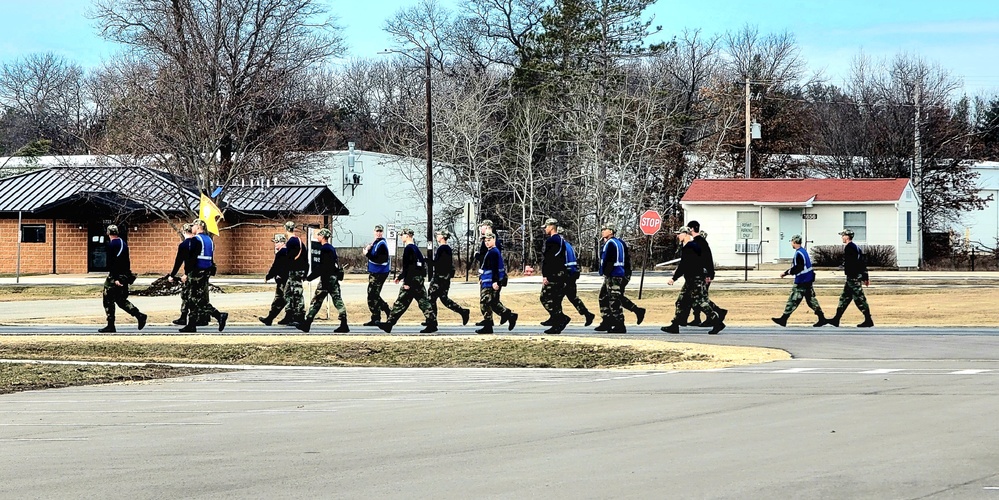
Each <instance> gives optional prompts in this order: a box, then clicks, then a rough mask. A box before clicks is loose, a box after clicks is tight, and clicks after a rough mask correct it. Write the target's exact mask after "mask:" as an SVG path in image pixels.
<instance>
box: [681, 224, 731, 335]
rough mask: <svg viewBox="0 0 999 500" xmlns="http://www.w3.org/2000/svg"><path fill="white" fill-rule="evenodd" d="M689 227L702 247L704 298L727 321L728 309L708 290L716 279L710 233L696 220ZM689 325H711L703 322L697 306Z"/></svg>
mask: <svg viewBox="0 0 999 500" xmlns="http://www.w3.org/2000/svg"><path fill="white" fill-rule="evenodd" d="M687 227H689V228H690V234H691V235H692V236H693V237H694V243H697V247H698V248H700V249H701V261H703V263H704V298H705V299H707V301H708V302H709V303H710V304H711V308H712V309H714V310H715V311H717V312H718V315H719V316H721V319H722V321H725V315H727V314H728V310H727V309H722V308H720V307H718V305H717V304H715V303H714V302H713V301H712V300H711V295H710V293H709V292H708V290H709V289H710V288H711V282H712V281H714V279H715V259H714V257H712V255H711V247H710V246H708V233H706V232H702V231H701V223H700V222H697V221H696V220H692V221H690V222H688V223H687ZM684 319H686V318H684ZM688 325H690V326H710V325H708V324H702V323H701V310H700V309H699V308H697V307H695V308H694V320H693V321H691V322H690V323H688Z"/></svg>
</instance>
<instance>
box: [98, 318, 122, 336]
mask: <svg viewBox="0 0 999 500" xmlns="http://www.w3.org/2000/svg"><path fill="white" fill-rule="evenodd" d="M117 331H118V330H115V329H114V320H111V321H108V324H107V326H105V327H104V328H101V329H100V330H97V332H98V333H115V332H117Z"/></svg>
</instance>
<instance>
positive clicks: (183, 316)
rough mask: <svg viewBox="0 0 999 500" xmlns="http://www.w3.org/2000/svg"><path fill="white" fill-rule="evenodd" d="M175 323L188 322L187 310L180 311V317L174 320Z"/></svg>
mask: <svg viewBox="0 0 999 500" xmlns="http://www.w3.org/2000/svg"><path fill="white" fill-rule="evenodd" d="M173 324H175V325H177V326H181V325H186V324H187V311H184V312H181V313H180V317H179V318H177V319H175V320H173Z"/></svg>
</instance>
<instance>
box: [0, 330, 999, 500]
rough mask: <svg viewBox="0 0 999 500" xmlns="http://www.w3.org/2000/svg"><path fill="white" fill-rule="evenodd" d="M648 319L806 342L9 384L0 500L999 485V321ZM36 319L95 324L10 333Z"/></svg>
mask: <svg viewBox="0 0 999 500" xmlns="http://www.w3.org/2000/svg"><path fill="white" fill-rule="evenodd" d="M88 329H89V328H88ZM264 330H265V329H263V328H262V327H234V328H233V329H232V332H231V333H232V334H252V333H260V332H261V331H264ZM415 330H416V328H415V327H409V328H402V329H401V332H402V333H407V332H408V333H412V331H415ZM518 330H519V328H518ZM153 331H155V327H153ZM226 331H227V333H230V329H228V328H227V329H226ZM358 331H360V329H358ZM459 331H461V332H464V331H467V330H461V329H458V328H447V329H445V331H444V333H445V334H449V333H459ZM656 331H657V330H655V329H654V328H653V327H650V328H630V329H629V334H628V336H634V337H654V338H668V339H670V340H673V339H677V340H683V341H700V342H711V343H724V344H738V345H760V346H771V347H779V348H783V349H786V350H788V351H790V352H791V353H792V354H793V355H794V356H795V359H793V360H790V361H783V362H777V363H770V364H764V365H754V366H747V367H737V368H729V369H722V370H711V371H699V372H634V371H607V370H535V369H528V370H521V369H351V368H336V369H320V368H301V369H294V368H284V369H248V370H240V371H235V372H230V373H224V374H215V375H205V376H197V377H187V378H181V379H170V380H160V381H154V382H148V383H138V384H127V385H109V386H99V387H79V388H68V389H59V390H48V391H37V392H28V393H19V394H11V395H4V396H0V415H2V419H0V446H2V449H3V453H2V454H0V478H2V480H0V497H2V498H421V497H422V498H428V497H432V498H463V499H464V498H530V497H534V498H574V499H575V498H999V468H997V465H999V428H997V423H996V418H995V417H994V415H995V414H996V413H997V411H999V396H997V395H996V390H995V387H996V386H997V382H999V354H997V353H999V331H997V330H992V329H959V330H940V329H921V328H905V329H880V328H876V329H873V330H856V329H839V330H834V329H831V328H826V329H821V330H813V329H788V330H781V331H779V332H778V331H777V330H776V329H771V328H738V327H732V328H730V329H726V330H725V331H724V332H723V333H722V334H721V335H717V336H708V335H706V334H704V333H703V330H701V331H698V330H695V329H690V330H687V331H686V333H684V334H681V335H665V334H659V333H656ZM29 332H31V333H42V332H53V333H55V332H58V333H64V334H70V335H72V334H84V333H86V332H84V331H83V330H82V329H80V330H79V331H77V329H76V327H30V328H12V327H4V328H2V329H0V334H8V335H9V334H20V333H29ZM320 333H326V332H324V331H322V330H320ZM372 333H374V331H372ZM567 333H574V334H575V333H583V332H582V330H579V329H575V330H574V329H570V330H569V331H567ZM2 341H3V340H2V337H0V342H2Z"/></svg>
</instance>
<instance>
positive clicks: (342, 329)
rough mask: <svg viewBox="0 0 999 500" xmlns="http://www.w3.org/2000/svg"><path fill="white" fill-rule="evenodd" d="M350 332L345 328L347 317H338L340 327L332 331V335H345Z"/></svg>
mask: <svg viewBox="0 0 999 500" xmlns="http://www.w3.org/2000/svg"><path fill="white" fill-rule="evenodd" d="M349 331H350V327H348V326H347V317H346V316H340V326H338V327H336V330H333V333H347V332H349Z"/></svg>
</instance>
